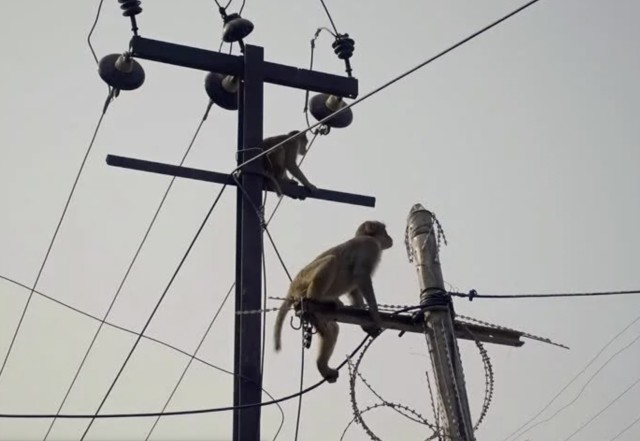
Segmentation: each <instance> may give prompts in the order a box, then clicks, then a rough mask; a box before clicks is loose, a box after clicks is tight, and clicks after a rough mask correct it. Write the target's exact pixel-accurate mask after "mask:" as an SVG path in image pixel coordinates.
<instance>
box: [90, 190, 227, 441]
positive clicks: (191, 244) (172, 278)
mask: <svg viewBox="0 0 640 441" xmlns="http://www.w3.org/2000/svg"><path fill="white" fill-rule="evenodd" d="M227 185H228V183H226V182H225V184H224V185H223V186H222V188H221V189H220V191H219V192H218V195H217V196H216V198H215V200H214V202H213V204H211V208H210V209H209V211H208V212H207V214H206V216H205V217H204V220H203V221H202V223H201V224H200V227H199V228H198V231H197V232H196V234H195V236H194V237H193V239H192V240H191V243H190V244H189V246H188V247H187V251H186V252H185V253H184V256H183V257H182V259H181V260H180V263H179V264H178V267H177V268H176V270H175V271H174V273H173V275H172V276H171V279H170V280H169V283H167V286H166V288H165V289H164V291H163V293H162V295H161V296H160V298H159V299H158V302H157V303H156V305H155V307H154V308H153V311H151V314H150V315H149V318H148V319H147V322H146V323H145V324H144V326H143V328H142V331H140V336H139V337H138V338H137V339H136V341H135V342H134V344H133V346H132V347H131V349H130V350H129V353H128V354H127V357H126V358H125V360H124V362H123V363H122V366H121V367H120V369H119V370H118V373H117V374H116V376H115V378H114V379H113V382H112V383H111V386H109V389H108V390H107V393H106V394H105V395H104V397H103V398H102V401H101V402H100V405H99V406H98V408H97V409H96V411H95V414H94V415H93V416H92V418H91V420H90V421H89V425H88V426H87V428H86V429H85V431H84V433H83V435H82V438H81V439H80V440H81V441H82V440H84V437H85V436H86V435H87V433H88V432H89V429H90V428H91V426H92V425H93V422H94V421H95V418H96V417H97V416H98V414H99V412H100V410H101V409H102V406H104V404H105V402H106V401H107V398H108V397H109V395H110V394H111V391H112V390H113V388H114V387H115V385H116V383H117V381H118V379H119V378H120V375H122V372H123V371H124V369H125V367H126V366H127V363H128V362H129V360H130V359H131V356H132V355H133V353H134V351H135V350H136V347H137V346H138V343H140V340H141V339H142V335H143V334H144V332H145V331H146V330H147V328H148V327H149V325H150V324H151V320H153V317H154V316H155V314H156V312H157V311H158V308H160V305H161V304H162V301H163V300H164V298H165V296H166V295H167V293H168V292H169V288H171V285H172V284H173V281H174V280H175V278H176V277H177V276H178V272H179V271H180V269H181V268H182V265H183V264H184V262H185V261H186V260H187V257H188V256H189V253H190V252H191V249H192V248H193V246H194V245H195V243H196V241H197V240H198V237H200V233H202V230H203V229H204V226H205V225H206V223H207V221H208V220H209V217H210V216H211V213H213V210H214V209H215V208H216V206H217V205H218V201H220V197H221V196H222V194H223V193H224V190H225V189H226V188H227Z"/></svg>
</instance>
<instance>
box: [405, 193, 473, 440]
mask: <svg viewBox="0 0 640 441" xmlns="http://www.w3.org/2000/svg"><path fill="white" fill-rule="evenodd" d="M436 226H437V225H436V220H435V218H434V216H433V214H432V213H431V212H430V211H428V210H426V209H425V208H424V207H423V206H422V205H421V204H415V205H414V206H413V207H411V210H410V212H409V217H408V220H407V234H408V238H409V243H410V246H411V255H412V257H413V259H415V265H416V269H417V271H418V280H419V282H420V305H421V306H422V307H423V309H422V311H423V314H424V326H425V330H426V332H425V335H426V338H427V344H428V346H429V353H430V355H431V364H432V365H433V370H434V373H435V377H436V383H437V386H438V392H439V400H440V404H441V406H442V409H444V416H445V425H444V431H445V433H446V434H449V436H450V437H451V439H452V440H453V441H475V437H474V434H473V423H472V422H471V413H470V411H469V400H468V398H467V391H466V386H465V382H464V374H463V372H462V361H461V360H460V352H459V350H458V341H457V339H456V335H455V331H454V320H453V318H454V313H453V305H452V302H451V296H450V295H449V294H448V293H447V292H446V290H445V289H444V281H443V279H442V270H441V268H440V258H439V256H438V246H437V242H436V237H437V234H438V231H437V230H436Z"/></svg>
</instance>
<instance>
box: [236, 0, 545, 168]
mask: <svg viewBox="0 0 640 441" xmlns="http://www.w3.org/2000/svg"><path fill="white" fill-rule="evenodd" d="M538 1H540V0H531V1H529V2H528V3H525V4H524V5H523V6H520V7H519V8H517V9H515V10H513V11H512V12H510V13H508V14H507V15H504V16H503V17H501V18H500V19H498V20H496V21H494V22H493V23H491V24H489V25H487V26H485V27H483V28H482V29H480V30H478V31H476V32H474V33H473V34H471V35H469V36H468V37H465V38H463V39H462V40H460V41H459V42H457V43H455V44H454V45H452V46H449V47H448V48H447V49H445V50H443V51H441V52H440V53H438V54H437V55H434V56H433V57H431V58H429V59H427V60H425V61H423V62H421V63H420V64H418V65H417V66H415V67H413V68H411V69H409V70H407V71H405V72H404V73H402V74H400V75H398V76H396V77H395V78H392V79H391V80H389V81H387V82H386V83H384V84H382V85H381V86H378V87H376V88H375V89H373V90H372V91H370V92H368V93H366V94H364V95H363V96H362V97H360V98H358V99H357V100H355V101H352V102H351V103H348V104H346V105H345V106H343V107H340V108H339V109H338V110H336V111H335V112H333V113H331V114H329V115H327V116H326V117H324V118H322V119H321V120H320V121H318V122H316V123H315V124H313V125H311V126H310V127H307V128H306V129H301V130H300V133H305V132H308V131H311V130H313V129H314V128H316V127H318V126H320V125H322V124H324V123H325V122H326V121H328V120H329V119H331V118H333V117H334V116H335V115H337V114H339V113H340V112H344V111H345V110H347V109H350V108H351V107H353V106H355V105H357V104H360V103H361V102H363V101H365V100H367V99H369V98H371V97H372V96H374V95H376V94H378V93H379V92H381V91H383V90H384V89H386V88H387V87H389V86H391V85H393V84H395V83H397V82H398V81H400V80H401V79H403V78H405V77H407V76H409V75H411V74H412V73H414V72H416V71H417V70H419V69H421V68H423V67H424V66H426V65H428V64H430V63H432V62H433V61H435V60H437V59H438V58H440V57H442V56H444V55H446V54H448V53H449V52H451V51H453V50H454V49H457V48H458V47H460V46H462V45H463V44H465V43H467V42H469V41H470V40H472V39H474V38H475V37H477V36H479V35H480V34H483V33H484V32H486V31H488V30H489V29H491V28H493V27H495V26H497V25H498V24H500V23H502V22H503V21H505V20H507V19H508V18H510V17H512V16H514V15H516V14H518V13H519V12H521V11H523V10H525V9H526V8H528V7H529V6H531V5H533V4H534V3H537V2H538ZM297 136H299V134H295V135H291V136H290V137H288V138H286V139H284V140H282V141H281V142H279V143H278V144H275V145H274V146H272V147H270V148H268V149H266V150H264V151H263V152H261V153H258V154H257V155H255V156H252V157H251V158H249V159H247V160H246V161H244V162H242V163H241V164H239V165H238V166H237V167H236V168H235V169H234V170H233V171H232V173H234V172H236V171H238V170H240V169H241V168H242V167H244V166H245V165H247V164H249V163H250V162H253V161H255V160H257V159H259V158H261V157H263V156H265V155H268V154H269V153H270V152H272V151H273V150H275V149H277V148H279V147H280V146H281V145H283V144H284V143H286V142H288V141H290V140H291V139H293V138H295V137H297Z"/></svg>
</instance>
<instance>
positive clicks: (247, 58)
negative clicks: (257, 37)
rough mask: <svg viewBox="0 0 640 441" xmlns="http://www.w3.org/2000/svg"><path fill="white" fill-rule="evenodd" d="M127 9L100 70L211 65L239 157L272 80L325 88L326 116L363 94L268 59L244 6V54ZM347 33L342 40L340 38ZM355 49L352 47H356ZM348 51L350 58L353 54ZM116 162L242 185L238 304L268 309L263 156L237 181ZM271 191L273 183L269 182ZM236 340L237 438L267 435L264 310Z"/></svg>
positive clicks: (121, 83)
mask: <svg viewBox="0 0 640 441" xmlns="http://www.w3.org/2000/svg"><path fill="white" fill-rule="evenodd" d="M119 2H120V3H121V8H122V9H123V10H124V11H125V12H124V13H123V15H125V16H128V17H129V18H130V19H131V21H132V30H133V33H134V36H133V37H132V38H131V40H130V43H129V50H128V52H126V53H125V54H123V55H118V54H110V55H107V56H106V57H104V58H103V59H102V60H101V62H100V69H99V73H100V76H101V77H102V79H103V80H104V81H105V82H107V84H109V85H110V86H111V87H112V88H113V91H114V92H113V93H114V96H117V93H118V92H119V91H120V90H133V89H136V88H138V87H140V86H141V85H142V83H143V82H144V77H145V74H144V71H143V70H142V67H141V66H140V64H139V63H138V62H137V61H135V59H146V60H151V61H156V62H161V63H167V64H172V65H175V66H181V67H187V68H191V69H198V70H202V71H206V72H208V75H207V77H206V81H205V89H206V91H207V94H208V95H209V97H210V99H211V101H212V102H214V103H215V104H217V105H219V106H220V107H222V108H225V109H227V110H238V150H237V152H236V153H237V162H238V165H240V164H242V163H244V162H245V161H248V160H250V159H251V158H253V157H254V156H256V155H257V154H258V153H260V152H259V151H256V147H258V145H259V143H260V142H261V141H262V139H263V104H264V103H263V88H264V84H265V83H271V84H278V85H280V86H285V87H293V88H297V89H302V90H309V91H314V92H319V93H320V94H319V95H316V96H314V97H313V98H312V99H311V103H310V104H311V113H312V114H313V115H314V117H316V119H319V120H324V118H325V117H328V116H330V115H331V114H332V113H333V112H334V111H335V110H337V109H339V108H341V107H344V106H345V104H344V103H343V102H342V98H355V97H357V95H358V80H356V79H355V78H352V77H342V76H338V75H332V74H327V73H323V72H318V71H311V70H306V69H299V68H296V67H292V66H285V65H281V64H276V63H272V62H269V61H265V60H264V50H263V48H262V47H260V46H254V45H249V44H247V45H245V44H244V42H243V39H244V38H245V37H246V36H247V35H248V34H249V33H250V32H251V30H252V29H253V24H251V22H249V21H248V20H246V19H244V18H241V17H240V16H239V15H238V14H229V15H226V12H225V13H224V14H223V18H224V21H225V26H224V30H223V39H224V40H225V41H227V42H238V43H239V44H240V47H241V48H242V52H243V55H240V56H236V55H227V54H223V53H220V52H216V51H210V50H205V49H199V48H193V47H189V46H183V45H178V44H174V43H168V42H164V41H159V40H152V39H149V38H143V37H141V36H139V35H138V33H137V30H138V28H137V23H136V22H135V16H136V15H138V14H139V13H140V12H141V11H142V9H141V8H140V7H139V4H140V2H139V1H120V0H119ZM338 40H339V41H338ZM336 41H337V42H338V43H337V44H336V43H334V48H335V51H336V53H337V54H338V53H339V57H340V58H343V59H345V62H346V63H347V64H348V57H350V56H351V53H352V52H353V40H351V39H349V38H347V37H346V36H345V37H342V36H339V38H338V39H337V40H336ZM349 51H351V52H349ZM345 54H347V55H346V58H345ZM351 119H352V114H351V110H350V109H345V110H344V111H342V112H340V113H339V114H336V115H335V116H333V117H331V118H330V119H328V120H326V121H325V122H324V124H325V125H326V126H328V127H336V128H338V127H346V126H347V125H349V124H350V123H351ZM106 162H107V164H108V165H110V166H114V167H121V168H127V169H133V170H140V171H147V172H152V173H160V174H164V175H170V176H177V177H182V178H187V179H195V180H199V181H207V182H215V183H219V184H227V185H234V186H238V190H237V195H236V201H237V212H236V228H237V231H236V293H235V308H236V312H238V311H245V310H256V309H261V308H263V307H264V306H263V305H262V295H261V294H262V261H261V259H262V252H263V250H262V234H263V230H262V229H263V226H262V222H263V219H262V214H261V213H260V212H257V211H259V209H260V207H262V191H264V190H267V189H266V188H265V185H264V179H263V177H262V175H261V174H260V173H262V172H263V166H262V160H261V159H258V160H255V161H252V162H251V163H249V164H247V165H246V166H244V167H242V168H241V169H240V174H239V177H238V178H237V182H236V180H235V179H234V177H233V176H231V175H227V174H223V173H217V172H213V171H208V170H201V169H194V168H189V167H179V166H174V165H171V164H163V163H159V162H154V161H147V160H141V159H135V158H128V157H123V156H116V155H107V158H106ZM269 191H273V190H271V189H269ZM282 192H283V193H284V195H286V196H289V197H292V198H303V197H306V198H307V199H322V200H327V201H334V202H342V203H347V204H352V205H361V206H366V207H373V206H375V198H373V197H370V196H363V195H357V194H350V193H343V192H338V191H331V190H325V189H318V191H315V192H313V193H312V194H309V192H308V191H307V190H306V189H305V188H303V187H302V186H299V185H295V184H289V183H287V184H284V185H282ZM235 317H236V319H235V341H234V371H235V374H236V376H235V378H234V388H233V391H234V392H233V395H234V396H233V405H234V406H237V407H239V408H238V409H235V410H234V412H233V441H259V440H260V416H261V407H260V406H259V403H260V402H261V401H262V400H261V398H262V372H261V366H260V360H261V357H260V351H261V348H262V344H264V342H261V324H262V315H261V314H250V315H247V314H236V316H235Z"/></svg>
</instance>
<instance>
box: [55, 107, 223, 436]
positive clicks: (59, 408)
mask: <svg viewBox="0 0 640 441" xmlns="http://www.w3.org/2000/svg"><path fill="white" fill-rule="evenodd" d="M211 104H212V103H211V102H209V104H208V105H207V108H206V110H205V112H204V115H203V116H202V119H201V120H200V123H199V124H198V127H197V128H196V131H195V133H194V134H193V136H192V137H191V142H189V145H188V146H187V149H186V150H185V152H184V154H183V156H182V159H181V160H180V165H182V164H184V162H185V160H186V159H187V156H188V155H189V152H190V151H191V148H192V147H193V144H194V143H195V141H196V139H197V137H198V134H199V133H200V129H201V128H202V126H203V124H204V122H205V121H206V119H207V117H208V115H209V111H210V109H211ZM175 180H176V177H175V176H173V177H172V178H171V181H170V182H169V184H168V185H167V188H166V189H165V192H164V195H163V196H162V199H161V200H160V203H159V204H158V208H157V209H156V211H155V213H154V215H153V217H152V218H151V221H150V222H149V225H148V226H147V229H146V231H145V233H144V236H143V237H142V240H141V241H140V244H139V245H138V248H137V250H136V252H135V253H134V255H133V259H131V262H130V263H129V266H128V268H127V270H126V271H125V274H124V276H123V277H122V280H121V281H120V284H119V286H118V289H117V290H116V293H115V294H114V295H113V297H112V299H111V303H110V304H109V307H108V308H107V311H106V312H105V314H104V317H103V320H102V321H101V323H100V326H98V329H96V331H95V333H94V334H93V338H92V339H91V342H90V343H89V347H88V348H87V350H86V352H85V354H84V356H83V358H82V360H81V361H80V364H79V365H78V367H77V369H76V373H75V374H74V376H73V379H72V380H71V384H69V387H68V388H67V392H66V393H65V395H64V398H63V399H62V402H61V403H60V405H59V406H58V410H57V413H60V412H61V411H62V408H63V406H64V405H65V403H66V402H67V398H68V397H69V394H70V393H71V391H72V390H73V387H74V386H75V384H76V381H77V379H78V376H79V375H80V372H81V371H82V369H83V367H84V365H85V363H86V361H87V359H88V358H89V354H90V353H91V351H92V350H93V347H94V345H95V342H96V341H97V339H98V336H99V335H100V331H102V325H103V324H104V321H105V320H106V319H107V318H108V317H109V314H111V310H112V309H113V307H114V305H115V304H116V301H117V300H118V298H119V296H120V293H121V291H122V288H123V287H124V284H125V282H126V281H127V279H128V277H129V274H130V273H131V270H132V268H133V266H134V265H135V263H136V261H137V260H138V256H139V255H140V252H141V251H142V247H143V246H144V244H145V243H146V241H147V238H148V237H149V234H150V233H151V229H152V228H153V226H154V224H155V222H156V220H157V219H158V215H159V214H160V211H161V210H162V207H163V206H164V203H165V201H166V200H167V197H168V196H169V192H170V191H171V188H172V187H173V183H174V182H175ZM55 423H56V419H55V418H54V419H53V420H52V421H51V424H50V425H49V429H48V430H47V433H46V434H45V437H44V440H46V439H47V438H48V437H49V434H50V433H51V430H52V429H53V426H54V425H55Z"/></svg>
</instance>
